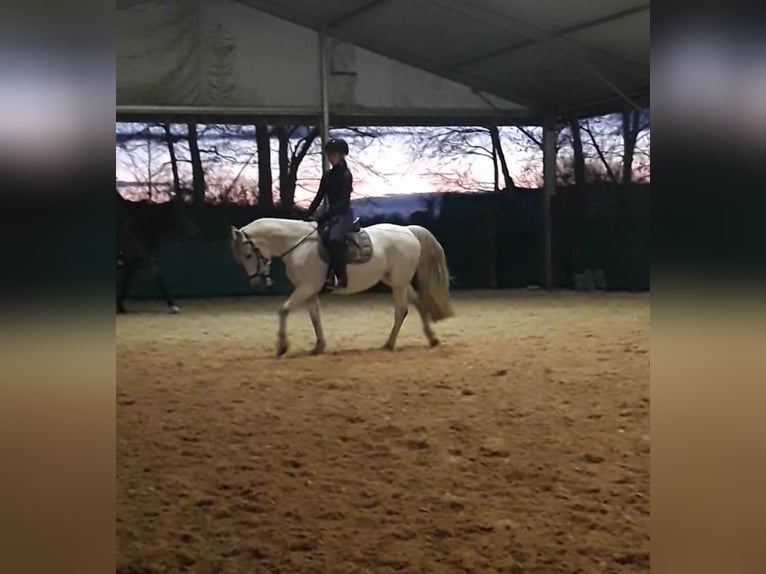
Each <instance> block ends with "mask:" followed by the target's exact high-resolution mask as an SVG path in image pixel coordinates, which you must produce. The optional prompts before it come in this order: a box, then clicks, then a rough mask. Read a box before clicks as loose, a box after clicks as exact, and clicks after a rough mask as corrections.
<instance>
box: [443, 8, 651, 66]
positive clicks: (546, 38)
mask: <svg viewBox="0 0 766 574" xmlns="http://www.w3.org/2000/svg"><path fill="white" fill-rule="evenodd" d="M647 10H649V4H644V5H641V6H635V7H633V8H629V9H627V10H622V11H621V12H616V13H614V14H610V15H608V16H601V17H599V18H594V19H592V20H588V21H587V22H581V23H579V24H575V25H574V26H569V27H567V28H562V29H560V30H556V31H555V32H542V31H541V32H539V34H536V37H534V38H529V39H527V40H524V41H522V42H515V43H513V44H511V45H509V46H505V47H503V48H498V49H496V50H492V51H491V52H485V53H484V54H479V55H476V56H471V57H470V58H466V59H464V60H461V61H459V62H455V63H454V64H451V65H450V67H451V68H456V69H457V68H463V67H465V66H470V65H472V64H477V63H479V62H483V61H485V60H489V59H491V58H496V57H497V56H503V55H505V54H510V53H511V52H515V51H517V50H521V49H522V48H526V47H528V46H532V45H534V44H540V43H543V42H550V41H551V40H564V41H567V42H572V40H567V39H566V38H564V36H566V35H567V34H573V33H575V32H580V31H582V30H587V29H588V28H594V27H596V26H600V25H601V24H608V23H609V22H614V21H616V20H620V19H622V18H627V17H628V16H634V15H635V14H640V13H641V12H645V11H647ZM577 45H578V46H581V45H580V44H577ZM586 49H590V50H595V48H592V47H590V46H589V47H587V48H586ZM600 53H602V52H600ZM610 56H611V57H613V58H616V59H619V60H620V61H621V62H623V63H625V64H627V65H630V66H636V65H637V64H636V62H633V61H632V60H626V59H625V58H622V57H620V56H615V55H614V54H611V55H610Z"/></svg>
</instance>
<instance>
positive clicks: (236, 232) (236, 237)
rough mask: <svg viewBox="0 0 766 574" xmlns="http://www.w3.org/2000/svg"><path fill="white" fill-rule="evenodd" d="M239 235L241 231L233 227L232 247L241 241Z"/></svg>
mask: <svg viewBox="0 0 766 574" xmlns="http://www.w3.org/2000/svg"><path fill="white" fill-rule="evenodd" d="M239 234H240V231H239V229H237V228H236V227H234V226H233V225H232V226H231V243H232V245H233V244H235V243H237V241H238V240H239Z"/></svg>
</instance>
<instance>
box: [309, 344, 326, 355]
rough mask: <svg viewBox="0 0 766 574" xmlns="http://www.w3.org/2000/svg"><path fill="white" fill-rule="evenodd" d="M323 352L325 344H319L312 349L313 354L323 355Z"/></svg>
mask: <svg viewBox="0 0 766 574" xmlns="http://www.w3.org/2000/svg"><path fill="white" fill-rule="evenodd" d="M322 353H324V345H317V346H316V347H314V348H313V349H311V354H312V355H314V356H317V355H321V354H322Z"/></svg>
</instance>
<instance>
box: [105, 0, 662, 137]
mask: <svg viewBox="0 0 766 574" xmlns="http://www.w3.org/2000/svg"><path fill="white" fill-rule="evenodd" d="M117 7H118V11H117V15H118V17H117V104H118V107H117V111H118V118H122V119H137V118H139V117H141V118H145V117H150V116H153V115H157V114H162V115H164V116H166V117H167V116H173V115H175V116H178V117H184V116H186V115H192V114H196V115H199V114H202V115H207V116H210V117H226V118H234V119H236V118H240V117H241V118H245V117H246V118H248V119H251V118H252V117H254V116H257V117H261V118H272V117H275V118H277V117H294V118H296V120H298V119H301V118H315V117H316V115H317V114H318V113H321V93H320V92H321V90H320V86H321V82H320V66H319V54H320V47H319V41H318V36H319V34H318V32H319V31H323V32H324V33H325V34H326V35H327V36H328V37H329V38H330V41H329V47H328V52H329V53H328V59H329V62H328V68H329V69H328V72H329V77H328V78H327V83H328V98H329V105H330V111H331V115H332V118H333V120H335V121H339V120H340V121H346V122H349V123H351V122H356V123H365V124H369V125H372V124H376V123H378V124H385V123H420V124H430V123H443V122H452V123H455V122H484V121H490V120H492V121H496V122H498V123H540V122H541V120H542V116H543V114H544V113H551V114H555V115H557V116H559V117H574V116H586V115H595V114H603V113H609V112H614V111H619V110H622V109H624V108H625V106H633V107H641V106H647V105H648V101H649V3H648V2H647V1H646V0H640V1H637V0H569V1H567V2H561V1H560V0H312V1H306V0H118V2H117Z"/></svg>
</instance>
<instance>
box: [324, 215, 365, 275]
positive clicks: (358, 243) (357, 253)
mask: <svg viewBox="0 0 766 574" xmlns="http://www.w3.org/2000/svg"><path fill="white" fill-rule="evenodd" d="M345 243H346V264H347V265H358V264H361V263H367V262H368V261H369V260H370V259H372V239H370V235H369V233H367V231H365V230H364V229H363V228H362V226H361V225H360V224H359V218H358V217H357V218H356V219H354V222H353V223H352V224H351V228H350V229H349V230H348V231H347V232H346V242H345ZM319 257H320V258H321V259H322V261H324V262H325V263H328V264H329V263H330V255H329V253H328V252H327V246H326V245H325V243H324V241H320V242H319Z"/></svg>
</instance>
